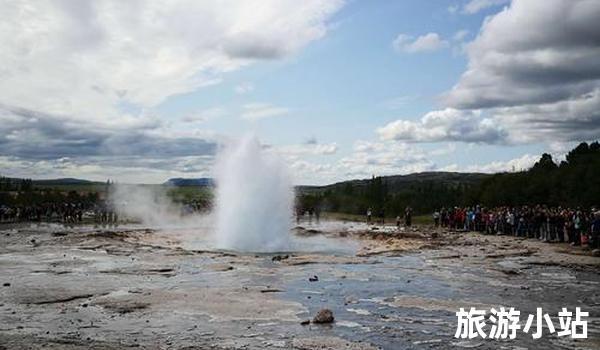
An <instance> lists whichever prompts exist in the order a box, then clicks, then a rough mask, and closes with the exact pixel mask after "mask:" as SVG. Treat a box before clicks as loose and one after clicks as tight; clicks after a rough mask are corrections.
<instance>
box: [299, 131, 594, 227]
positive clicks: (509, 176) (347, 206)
mask: <svg viewBox="0 0 600 350" xmlns="http://www.w3.org/2000/svg"><path fill="white" fill-rule="evenodd" d="M455 175H456V174H455ZM464 175H465V176H467V175H469V174H464ZM471 175H472V174H471ZM440 177H441V178H443V177H442V175H440ZM536 204H547V205H550V206H569V207H578V206H581V207H590V206H594V205H600V144H599V143H598V142H593V143H591V144H588V143H586V142H583V143H581V144H579V145H578V146H577V147H575V148H574V149H573V150H571V151H570V152H569V153H568V154H567V155H566V158H565V160H563V161H561V162H560V163H559V164H557V163H556V162H555V161H554V159H552V156H551V155H550V154H547V153H545V154H543V155H542V156H541V158H540V159H539V161H537V162H536V163H535V164H534V165H533V167H531V168H530V169H528V170H524V171H519V172H511V173H509V172H505V173H497V174H493V175H488V176H484V175H483V174H481V177H480V178H478V180H473V178H472V177H471V178H470V180H469V181H454V182H448V181H442V180H426V181H411V182H408V183H403V184H402V185H395V184H394V183H393V182H392V178H391V177H376V176H373V177H372V178H371V179H370V180H368V181H366V183H364V182H356V181H347V182H344V183H342V184H337V185H335V186H325V187H323V188H321V189H319V190H312V191H309V192H303V191H299V193H298V195H297V206H298V207H300V208H311V207H316V206H319V207H321V209H322V210H325V211H332V212H341V213H348V214H359V215H363V214H364V213H365V212H366V211H367V209H368V208H371V209H372V210H373V211H374V213H375V214H376V215H378V214H380V213H382V212H383V213H385V215H386V216H388V217H394V216H396V215H401V214H402V213H403V212H404V209H405V208H406V207H407V206H410V207H412V208H413V210H414V212H415V213H417V214H427V213H431V212H433V211H434V210H435V209H439V208H442V207H446V208H448V207H453V206H461V207H465V206H475V205H483V206H486V207H496V206H521V205H536Z"/></svg>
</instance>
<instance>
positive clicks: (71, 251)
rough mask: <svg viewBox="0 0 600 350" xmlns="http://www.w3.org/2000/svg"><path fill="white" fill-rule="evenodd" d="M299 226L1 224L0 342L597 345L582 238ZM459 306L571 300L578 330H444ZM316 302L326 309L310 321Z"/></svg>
mask: <svg viewBox="0 0 600 350" xmlns="http://www.w3.org/2000/svg"><path fill="white" fill-rule="evenodd" d="M196 234H198V235H202V233H196ZM295 235H296V237H298V238H297V239H298V241H299V242H304V246H303V247H304V248H305V249H301V250H302V251H300V252H298V251H296V252H285V253H278V254H237V253H233V252H222V251H221V252H220V251H214V250H211V249H207V248H206V247H204V246H203V245H202V244H201V243H197V242H196V243H194V239H193V236H191V237H190V234H189V232H180V231H178V230H176V229H171V230H166V229H165V230H155V229H148V228H143V227H138V226H130V227H112V228H102V227H93V226H78V227H73V228H64V227H62V226H59V225H29V224H27V225H16V226H14V225H13V226H8V225H4V226H0V285H1V287H0V349H38V348H56V349H122V348H130V347H131V348H148V349H277V348H281V349H377V348H384V349H412V348H414V349H429V348H434V349H435V348H439V349H446V348H478V349H497V348H504V349H522V348H539V349H548V348H557V349H598V348H600V319H599V315H600V288H599V287H600V274H599V271H600V270H599V268H600V258H597V257H593V256H591V254H590V252H589V251H585V250H583V249H581V248H572V247H570V246H568V245H566V244H547V243H541V242H538V241H535V240H523V239H516V238H513V237H505V236H485V235H479V234H471V233H452V232H446V231H443V230H439V229H438V230H435V229H433V228H428V227H418V228H415V229H410V230H396V229H395V228H393V227H385V228H383V227H380V228H377V229H372V228H368V227H365V226H364V225H358V224H348V223H341V222H336V223H326V224H322V225H314V226H310V227H306V228H303V227H297V228H296V229H295ZM323 239H326V241H324V240H323ZM190 241H191V243H190ZM200 241H202V240H200ZM320 245H324V246H327V249H317V248H319V246H320ZM471 306H474V307H478V308H483V309H486V310H489V309H490V308H492V307H499V306H506V307H515V308H517V309H519V310H520V311H521V313H522V315H527V314H533V313H535V309H536V307H542V308H543V310H544V312H548V313H550V314H551V316H553V320H554V324H555V326H556V327H557V328H559V327H558V325H559V323H558V319H557V318H556V314H557V313H558V311H560V309H561V308H562V307H567V308H569V309H573V310H574V308H575V307H581V308H582V309H583V310H584V311H587V312H589V314H590V316H589V317H588V318H587V320H588V339H581V340H573V339H571V338H569V337H557V336H556V334H549V330H548V329H545V330H544V331H545V333H544V335H543V337H542V339H539V340H533V339H532V337H531V335H530V334H523V333H519V336H518V339H516V340H487V339H486V340H483V339H481V338H477V339H473V340H462V339H455V338H454V333H455V331H456V327H457V319H456V316H455V312H456V311H457V310H458V309H459V308H460V307H466V308H468V307H471ZM324 308H326V309H329V310H330V311H331V312H332V315H331V316H333V318H334V322H333V323H329V322H325V323H318V324H317V323H314V322H313V321H315V319H314V317H315V315H317V314H318V313H319V310H322V309H324ZM321 316H323V315H321ZM325 316H329V315H328V314H325ZM523 318H525V316H523ZM324 319H328V318H327V317H326V318H324ZM309 321H310V322H309ZM530 333H531V332H530Z"/></svg>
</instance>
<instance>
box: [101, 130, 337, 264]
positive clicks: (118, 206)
mask: <svg viewBox="0 0 600 350" xmlns="http://www.w3.org/2000/svg"><path fill="white" fill-rule="evenodd" d="M214 175H215V179H216V185H217V187H216V189H215V191H216V193H215V203H214V205H213V207H214V210H213V212H212V213H210V214H201V213H193V214H189V213H188V214H187V215H182V212H183V211H185V210H183V211H182V206H181V205H179V204H175V203H173V202H172V201H171V200H170V199H169V196H168V195H167V189H166V188H164V187H162V186H146V185H119V184H117V185H113V186H111V190H110V192H109V203H110V206H112V208H114V210H115V211H116V212H117V213H118V214H119V217H120V218H122V219H126V220H134V221H136V222H141V223H142V224H143V225H145V226H148V227H153V228H157V229H160V230H161V232H163V233H169V234H173V235H174V236H177V235H178V234H177V233H178V232H179V233H181V232H186V234H185V237H178V238H182V241H181V243H182V244H185V245H187V246H189V245H190V243H191V244H192V245H194V244H200V245H201V247H197V248H201V249H214V248H217V249H226V250H235V251H241V252H282V251H290V250H292V249H294V248H300V249H306V250H320V249H323V248H324V247H326V246H327V245H326V244H324V242H322V240H318V241H319V242H316V238H315V242H313V243H312V245H314V246H312V245H311V244H310V243H309V240H307V241H306V242H304V245H303V244H299V242H298V241H296V240H294V241H293V242H290V230H291V226H292V205H293V200H294V192H293V187H292V182H291V178H290V176H289V174H288V172H287V169H286V167H285V165H284V163H283V161H282V160H281V159H280V158H279V157H278V156H277V155H276V154H275V153H274V152H271V151H268V150H264V149H263V148H262V147H261V145H260V143H259V141H258V140H257V139H256V137H253V136H247V137H244V138H242V139H241V140H239V141H237V142H232V143H231V144H229V145H228V146H226V147H224V148H223V149H222V150H221V152H220V153H219V155H218V156H217V162H216V165H215V168H214ZM179 229H184V230H179ZM309 246H312V248H310V247H309Z"/></svg>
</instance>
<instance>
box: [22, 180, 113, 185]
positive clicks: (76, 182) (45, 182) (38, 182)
mask: <svg viewBox="0 0 600 350" xmlns="http://www.w3.org/2000/svg"><path fill="white" fill-rule="evenodd" d="M102 183H103V182H98V181H89V180H82V179H74V178H62V179H47V180H33V184H34V185H38V186H56V185H93V184H102Z"/></svg>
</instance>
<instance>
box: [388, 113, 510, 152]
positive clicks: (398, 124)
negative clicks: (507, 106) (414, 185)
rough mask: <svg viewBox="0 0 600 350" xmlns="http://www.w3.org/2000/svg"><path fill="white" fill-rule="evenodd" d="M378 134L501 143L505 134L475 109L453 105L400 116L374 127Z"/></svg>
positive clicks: (395, 137)
mask: <svg viewBox="0 0 600 350" xmlns="http://www.w3.org/2000/svg"><path fill="white" fill-rule="evenodd" d="M377 133H378V134H379V136H380V137H381V138H382V139H383V140H397V141H406V142H443V141H463V142H480V143H502V142H504V140H505V137H506V132H505V131H504V130H503V129H502V128H500V127H499V126H498V125H496V124H495V123H494V122H493V121H492V120H491V119H488V118H482V117H481V114H480V113H479V112H478V111H462V110H458V109H453V108H447V109H443V110H437V111H432V112H429V113H427V114H425V116H423V118H421V119H420V120H417V121H412V120H403V119H399V120H396V121H393V122H391V123H389V124H387V125H385V126H383V127H381V128H379V129H377Z"/></svg>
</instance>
